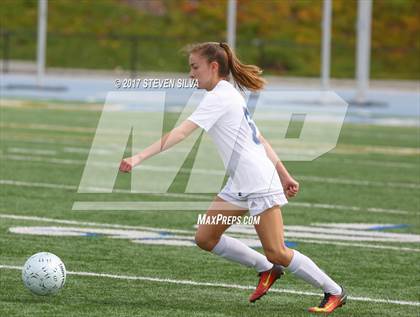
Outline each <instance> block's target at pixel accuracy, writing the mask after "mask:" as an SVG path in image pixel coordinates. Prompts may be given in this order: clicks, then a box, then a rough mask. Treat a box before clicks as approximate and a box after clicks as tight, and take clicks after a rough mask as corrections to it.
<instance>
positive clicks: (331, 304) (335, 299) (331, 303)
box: [308, 287, 347, 314]
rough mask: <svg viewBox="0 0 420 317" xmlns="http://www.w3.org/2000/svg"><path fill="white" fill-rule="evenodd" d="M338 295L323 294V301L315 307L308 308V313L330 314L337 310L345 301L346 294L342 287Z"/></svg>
mask: <svg viewBox="0 0 420 317" xmlns="http://www.w3.org/2000/svg"><path fill="white" fill-rule="evenodd" d="M341 290H342V291H341V294H340V295H332V294H330V293H325V294H324V299H323V300H322V301H321V304H319V306H316V307H310V308H309V309H308V311H309V312H310V313H320V314H330V313H332V312H333V311H334V310H336V309H337V308H339V307H341V306H343V305H344V304H345V303H346V300H347V292H346V291H345V289H344V288H343V287H341Z"/></svg>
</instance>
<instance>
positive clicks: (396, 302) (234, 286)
mask: <svg viewBox="0 0 420 317" xmlns="http://www.w3.org/2000/svg"><path fill="white" fill-rule="evenodd" d="M0 269H3V270H22V267H20V266H14V265H3V264H2V265H0ZM67 274H69V275H75V276H87V277H101V278H111V279H118V280H129V281H147V282H155V283H165V284H175V285H191V286H204V287H222V288H229V289H239V290H254V289H255V286H246V285H237V284H225V283H210V282H196V281H192V280H175V279H169V278H158V277H149V276H135V275H116V274H109V273H94V272H72V271H68V272H67ZM270 292H273V293H284V294H293V295H306V296H317V297H320V296H321V295H320V294H318V293H313V292H302V291H295V290H288V289H279V288H271V289H270ZM348 299H349V300H354V301H361V302H370V303H383V304H394V305H402V306H420V302H414V301H403V300H396V299H385V298H370V297H361V296H357V297H353V296H349V297H348Z"/></svg>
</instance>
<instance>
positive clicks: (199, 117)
mask: <svg viewBox="0 0 420 317" xmlns="http://www.w3.org/2000/svg"><path fill="white" fill-rule="evenodd" d="M188 120H190V121H192V122H194V123H196V124H197V125H198V126H200V127H201V128H203V129H204V130H205V131H206V132H207V133H208V134H209V135H210V137H211V138H212V140H213V142H214V143H215V145H216V147H217V150H218V152H219V154H220V156H221V158H222V160H223V164H224V166H225V168H226V170H227V172H228V174H229V176H230V177H229V180H228V182H227V184H226V187H225V189H224V190H226V188H227V189H228V190H229V191H230V192H231V193H232V194H234V195H235V196H236V195H238V196H240V197H241V196H242V197H246V196H248V195H251V194H253V195H256V196H264V194H268V193H272V192H279V191H281V192H283V189H282V186H281V182H280V179H279V176H278V174H277V172H276V169H275V166H274V164H273V163H272V162H271V161H270V159H269V158H268V157H267V154H266V152H265V149H264V145H263V144H262V143H261V142H260V141H259V130H258V128H257V126H256V125H255V123H254V122H253V121H252V119H251V118H250V116H249V113H248V110H247V107H246V103H245V99H244V98H243V96H242V95H241V94H240V93H239V92H238V91H237V90H236V89H235V87H234V86H233V85H232V84H230V83H229V82H227V81H226V80H221V81H219V82H218V84H217V85H216V86H215V87H214V88H213V90H211V91H209V92H207V93H206V95H205V96H204V99H203V100H202V101H201V102H200V104H199V105H198V107H197V109H196V110H195V111H194V112H193V114H192V115H191V116H190V117H189V118H188Z"/></svg>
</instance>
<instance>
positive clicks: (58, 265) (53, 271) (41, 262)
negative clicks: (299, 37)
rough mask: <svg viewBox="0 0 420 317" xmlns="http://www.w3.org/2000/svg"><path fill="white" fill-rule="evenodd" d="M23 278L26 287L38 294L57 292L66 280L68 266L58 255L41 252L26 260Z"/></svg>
mask: <svg viewBox="0 0 420 317" xmlns="http://www.w3.org/2000/svg"><path fill="white" fill-rule="evenodd" d="M22 280H23V284H25V287H26V288H27V289H29V290H30V291H31V292H32V293H34V294H36V295H52V294H56V293H57V292H58V291H59V290H60V289H61V288H62V287H63V286H64V283H65V282H66V268H65V266H64V263H63V262H62V261H61V260H60V258H59V257H58V256H56V255H54V254H52V253H49V252H39V253H36V254H34V255H32V256H31V257H30V258H29V259H28V260H27V261H26V263H25V265H24V266H23V269H22Z"/></svg>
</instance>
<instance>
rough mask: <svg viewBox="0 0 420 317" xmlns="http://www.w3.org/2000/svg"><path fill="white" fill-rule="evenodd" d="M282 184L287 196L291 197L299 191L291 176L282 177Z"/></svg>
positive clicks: (297, 184)
mask: <svg viewBox="0 0 420 317" xmlns="http://www.w3.org/2000/svg"><path fill="white" fill-rule="evenodd" d="M282 185H283V190H284V192H285V194H286V197H287V198H293V197H295V196H296V195H297V193H298V192H299V183H298V182H297V181H296V180H294V179H293V177H291V176H289V177H287V178H285V179H283V180H282Z"/></svg>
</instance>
